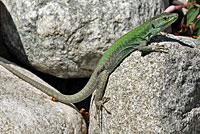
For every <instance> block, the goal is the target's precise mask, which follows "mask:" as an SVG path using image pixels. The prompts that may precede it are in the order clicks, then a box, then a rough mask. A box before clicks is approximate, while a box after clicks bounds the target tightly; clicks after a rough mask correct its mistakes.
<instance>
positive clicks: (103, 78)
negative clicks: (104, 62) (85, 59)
mask: <svg viewBox="0 0 200 134" xmlns="http://www.w3.org/2000/svg"><path fill="white" fill-rule="evenodd" d="M109 75H110V73H109V72H108V71H107V70H104V71H102V72H101V73H100V74H99V76H98V81H99V82H98V86H97V89H96V94H95V99H94V101H95V105H96V113H95V116H96V115H97V113H98V111H100V110H101V109H102V107H103V108H104V109H105V110H106V111H107V112H108V113H110V112H109V111H108V110H107V109H106V108H105V106H104V104H105V103H106V102H108V101H109V100H110V98H106V97H103V94H104V91H105V87H106V84H107V81H108V77H109Z"/></svg>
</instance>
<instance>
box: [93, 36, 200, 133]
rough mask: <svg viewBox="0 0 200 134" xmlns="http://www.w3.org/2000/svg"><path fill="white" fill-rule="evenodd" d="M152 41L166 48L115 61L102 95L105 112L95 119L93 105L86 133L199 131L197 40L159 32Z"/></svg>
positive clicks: (199, 53)
mask: <svg viewBox="0 0 200 134" xmlns="http://www.w3.org/2000/svg"><path fill="white" fill-rule="evenodd" d="M152 42H154V43H152V44H151V45H155V44H158V45H163V46H164V47H165V48H167V49H168V53H156V52H153V53H150V54H147V55H145V56H141V53H140V52H138V51H136V52H133V53H132V54H131V55H130V56H129V57H127V58H126V59H125V60H124V61H123V62H122V63H121V64H120V66H119V67H118V68H117V69H116V70H115V71H114V72H113V73H112V74H111V76H110V78H109V81H108V84H107V88H106V91H105V95H104V96H105V97H110V98H111V100H110V101H109V102H107V103H106V104H105V107H106V108H107V109H108V110H109V111H110V112H111V115H110V114H108V113H107V112H105V110H104V109H103V110H102V112H101V114H100V115H97V116H96V119H97V120H96V119H95V118H94V117H95V116H94V113H95V111H96V109H95V106H94V104H93V105H92V106H91V109H90V110H91V111H90V126H89V134H96V133H101V134H108V133H113V134H114V133H115V134H118V133H128V134H131V133H132V134H137V133H145V134H149V133H156V134H198V133H200V99H199V98H200V41H198V40H195V39H191V38H188V37H178V36H173V35H167V36H163V35H159V36H156V37H154V38H153V39H152ZM99 122H101V123H99ZM99 124H100V126H101V127H102V129H99Z"/></svg>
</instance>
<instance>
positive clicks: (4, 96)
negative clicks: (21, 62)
mask: <svg viewBox="0 0 200 134" xmlns="http://www.w3.org/2000/svg"><path fill="white" fill-rule="evenodd" d="M1 61H2V60H1ZM1 61H0V62H1ZM12 67H13V68H15V69H17V70H19V71H23V73H25V74H26V75H27V76H29V77H31V78H34V79H35V80H37V81H40V82H41V83H43V84H45V85H47V84H46V83H45V82H44V81H42V80H40V79H39V78H38V77H36V76H35V75H33V74H31V73H30V72H28V71H26V70H25V69H22V68H19V67H16V66H14V65H12ZM0 83H1V84H0V133H1V134H6V133H9V134H11V133H12V134H51V133H55V134H86V131H87V128H86V123H85V121H84V120H83V118H82V116H81V115H80V113H79V112H77V110H76V109H75V108H73V105H71V106H70V105H69V106H68V105H64V104H62V103H59V102H53V101H51V100H50V99H49V96H47V95H46V94H44V93H42V92H41V91H40V90H38V89H36V88H34V87H32V86H31V85H30V84H28V83H26V82H24V81H22V80H20V79H19V78H18V77H16V76H14V75H13V74H12V73H10V72H9V71H7V70H6V69H4V68H3V67H2V66H0Z"/></svg>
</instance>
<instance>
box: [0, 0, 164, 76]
mask: <svg viewBox="0 0 200 134" xmlns="http://www.w3.org/2000/svg"><path fill="white" fill-rule="evenodd" d="M2 2H3V3H4V5H5V7H6V8H7V9H5V7H4V6H3V3H2ZM0 6H1V13H0V16H1V19H0V20H1V21H0V25H1V28H2V34H3V39H4V41H5V43H6V45H7V46H9V48H10V49H11V50H13V53H15V55H16V56H17V57H18V58H19V59H20V60H21V61H23V62H27V61H29V62H30V63H31V65H33V66H34V68H36V69H37V70H40V71H42V72H45V73H48V74H52V75H54V76H58V77H63V78H72V77H73V78H75V77H79V78H80V77H88V76H90V74H91V73H92V71H93V69H94V68H95V66H96V64H97V62H98V60H99V58H100V57H101V55H102V54H103V52H104V51H105V50H106V49H107V48H108V46H110V45H111V44H112V43H113V42H114V41H115V40H116V39H117V38H119V37H120V36H121V35H123V34H125V33H126V32H128V31H129V30H131V29H132V28H134V27H135V26H138V25H140V24H142V23H143V22H144V21H146V20H147V19H149V18H151V17H153V16H155V15H158V14H160V13H161V12H162V10H163V7H164V4H163V1H162V0H148V1H147V0H126V1H121V0H112V1H109V0H59V1H55V0H1V1H0ZM7 10H8V11H7ZM8 12H9V13H10V15H11V17H12V19H13V20H11V18H10V16H9V13H8ZM15 25H16V27H15ZM25 55H27V58H28V60H27V59H26V57H25Z"/></svg>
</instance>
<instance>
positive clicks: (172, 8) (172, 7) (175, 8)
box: [164, 3, 193, 13]
mask: <svg viewBox="0 0 200 134" xmlns="http://www.w3.org/2000/svg"><path fill="white" fill-rule="evenodd" d="M190 5H193V4H192V3H190V4H187V5H183V6H174V5H171V6H169V7H168V8H167V9H165V10H164V12H167V13H170V12H172V11H174V10H178V9H181V8H185V7H187V6H190Z"/></svg>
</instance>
